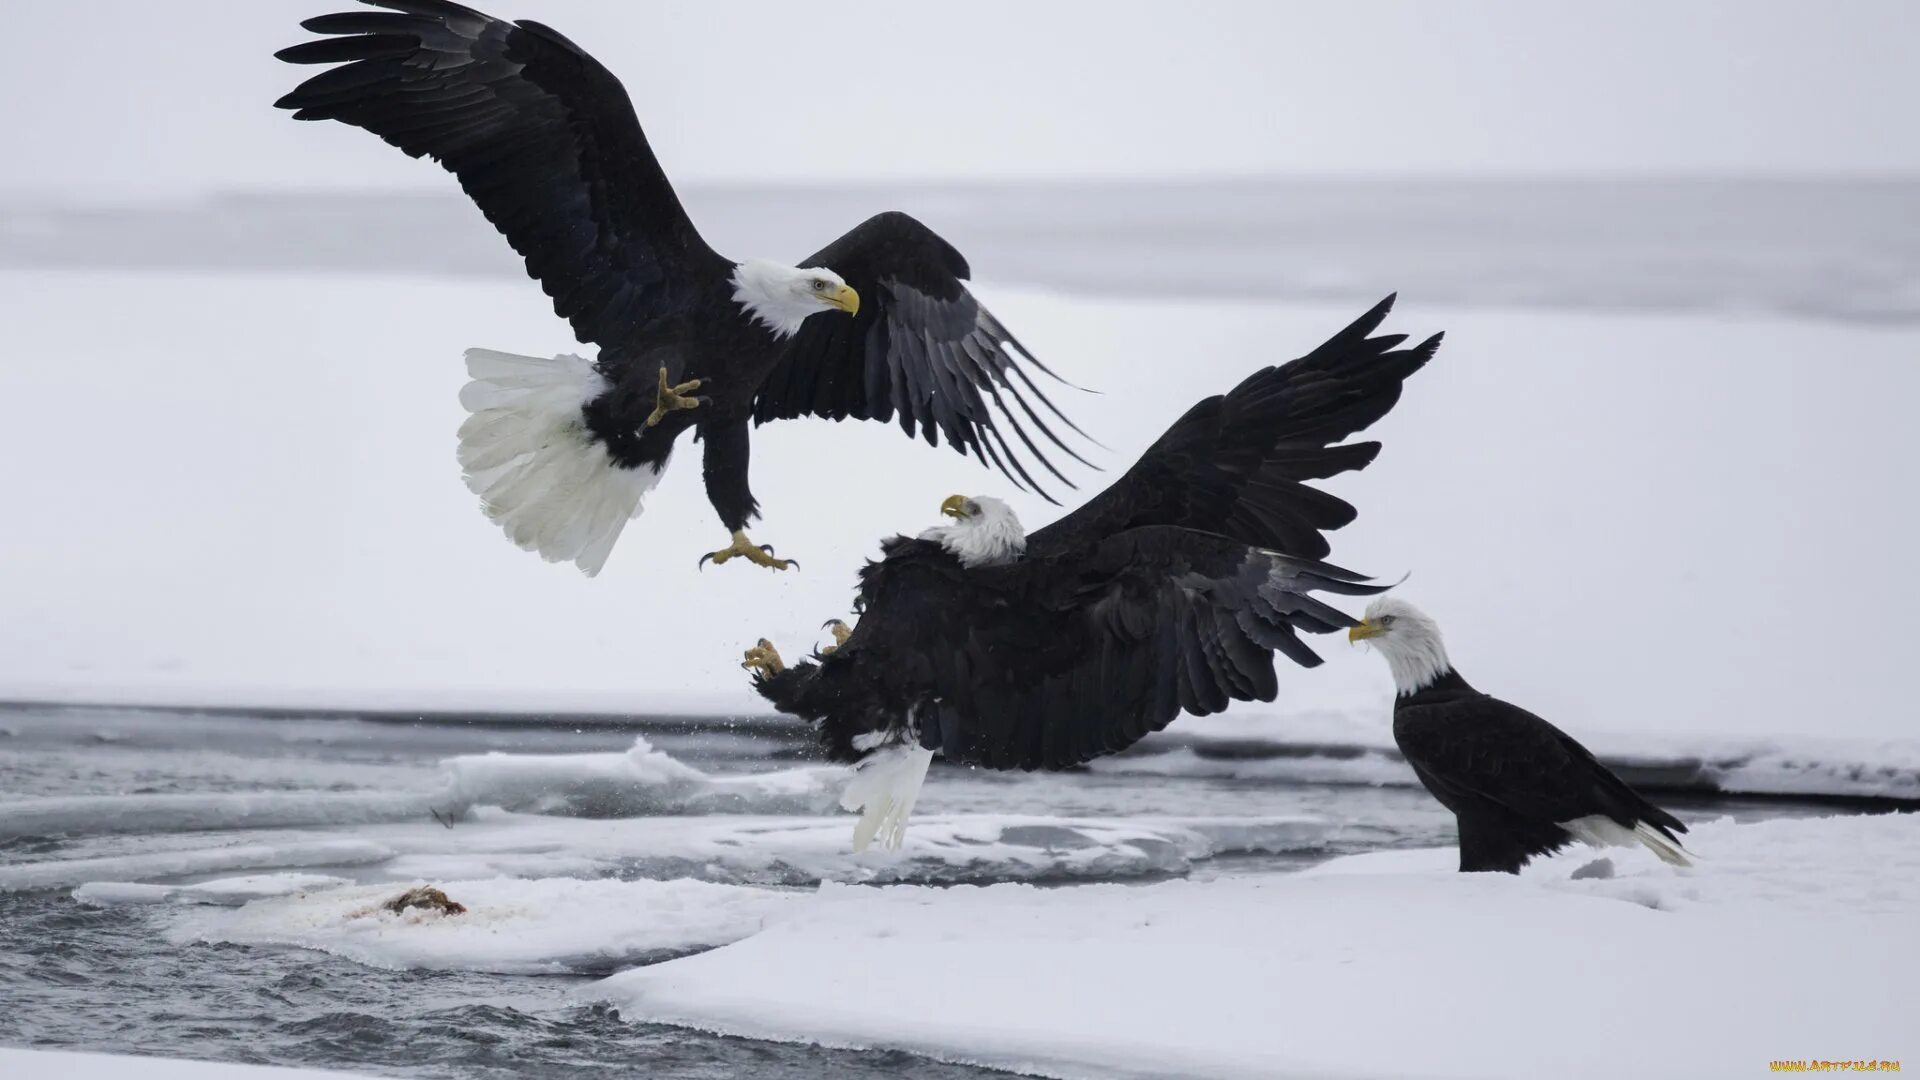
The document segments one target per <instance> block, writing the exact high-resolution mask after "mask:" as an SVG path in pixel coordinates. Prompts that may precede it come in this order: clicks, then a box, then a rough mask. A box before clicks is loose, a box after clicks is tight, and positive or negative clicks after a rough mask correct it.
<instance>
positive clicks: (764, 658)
mask: <svg viewBox="0 0 1920 1080" xmlns="http://www.w3.org/2000/svg"><path fill="white" fill-rule="evenodd" d="M743 655H744V659H742V660H741V661H740V666H741V667H743V668H746V669H747V670H748V671H751V672H753V673H754V674H755V675H758V676H759V677H761V678H763V679H771V678H773V677H774V676H775V675H778V674H780V673H781V672H783V671H785V670H787V662H786V661H785V660H782V659H780V653H779V651H778V650H776V649H775V648H774V647H773V642H771V641H768V640H767V639H766V638H761V639H760V640H759V642H758V643H756V644H755V645H754V647H753V648H751V649H748V650H747V651H746V653H745V654H743Z"/></svg>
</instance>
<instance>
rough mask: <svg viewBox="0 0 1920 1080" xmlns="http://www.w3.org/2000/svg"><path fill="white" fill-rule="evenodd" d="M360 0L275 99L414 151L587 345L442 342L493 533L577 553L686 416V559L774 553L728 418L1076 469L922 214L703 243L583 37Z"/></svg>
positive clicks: (434, 5)
mask: <svg viewBox="0 0 1920 1080" xmlns="http://www.w3.org/2000/svg"><path fill="white" fill-rule="evenodd" d="M366 2H367V3H369V4H371V5H373V6H375V7H380V8H386V9H389V10H386V11H378V12H374V11H356V12H350V13H346V14H339V15H322V16H320V17H318V18H313V19H308V20H307V21H306V22H304V23H302V24H301V25H302V26H304V27H305V28H307V29H308V30H311V31H313V32H315V33H318V34H324V35H329V36H327V37H323V38H321V39H319V40H316V41H309V42H306V43H304V44H300V45H295V46H293V47H292V48H288V49H284V50H282V51H281V52H279V53H278V54H276V55H278V56H279V58H280V59H282V60H285V61H288V62H290V63H295V64H338V65H340V66H338V67H334V68H331V69H329V70H327V71H324V72H322V73H320V74H318V75H315V76H313V77H312V78H310V79H308V80H306V81H305V82H303V83H301V84H300V86H299V87H298V88H296V89H295V90H294V91H293V92H292V93H289V94H287V95H286V96H285V97H283V98H281V99H280V100H279V101H278V102H277V105H278V107H280V108H282V109H291V110H294V118H295V119H299V120H338V121H340V122H341V123H344V124H350V125H352V126H354V127H358V128H364V129H366V130H367V131H370V132H372V133H374V134H375V135H378V136H380V137H381V138H382V139H384V140H386V141H387V142H389V143H391V144H392V145H394V146H396V147H398V148H400V149H401V150H402V151H404V152H405V153H407V154H408V155H410V156H412V157H416V158H417V157H422V156H426V157H431V158H433V159H434V160H435V161H438V162H439V163H440V164H441V165H442V166H443V167H445V168H446V169H447V170H448V171H449V172H451V173H453V174H454V176H455V177H457V178H458V179H459V181H460V186H461V187H462V188H463V189H464V190H465V191H466V193H467V195H468V196H469V197H471V198H472V199H473V201H474V202H475V203H477V204H478V205H479V207H480V210H481V212H482V213H484V214H485V215H486V217H487V220H489V221H491V222H492V223H493V224H494V227H495V228H497V229H499V230H500V232H501V233H502V234H503V235H504V236H505V237H506V239H507V242H508V243H509V244H511V245H512V246H513V249H514V250H515V251H517V252H518V253H519V254H520V255H521V256H522V257H523V258H524V259H525V260H526V265H527V273H528V274H529V275H531V276H532V277H533V278H535V279H536V280H538V281H539V282H540V285H541V287H542V288H543V289H545V290H546V292H547V295H548V296H550V297H552V298H553V307H554V311H555V312H556V313H557V314H558V315H560V316H561V317H562V318H564V319H566V320H568V321H569V322H570V323H572V325H573V332H574V335H575V336H576V337H577V338H578V339H579V340H580V341H582V342H589V343H592V344H595V345H598V346H599V350H600V351H599V355H598V358H597V359H596V360H595V361H593V362H591V363H590V362H588V361H586V360H583V359H581V358H579V357H576V356H556V357H552V358H550V359H549V358H545V357H531V356H516V355H512V354H509V353H500V352H493V351H489V350H485V349H474V350H471V351H470V352H468V353H467V370H468V373H469V375H470V376H471V379H472V381H471V382H469V383H468V384H467V385H466V387H465V388H464V389H463V390H462V391H461V394H460V401H461V404H462V405H464V406H465V407H466V408H467V409H468V411H470V412H471V413H472V416H471V417H470V418H468V420H467V421H466V422H465V423H464V424H463V425H462V426H461V428H460V444H459V457H460V464H461V466H462V470H463V472H464V474H465V476H466V482H467V485H468V487H469V488H471V489H472V490H473V491H474V493H475V494H477V495H479V496H480V499H481V505H482V507H483V509H484V510H485V512H486V514H487V516H488V517H490V518H491V519H493V521H494V522H495V523H496V524H498V525H499V526H500V527H501V528H502V529H503V530H504V531H505V532H506V534H507V536H508V538H509V539H511V540H512V541H513V542H514V543H515V544H518V545H519V546H520V547H522V548H525V549H527V550H530V551H535V552H538V553H539V554H540V555H541V556H542V557H543V558H545V559H547V560H548V561H550V562H562V561H572V562H573V563H575V564H576V565H577V566H579V568H580V569H581V570H583V571H585V572H586V573H587V574H589V575H592V574H595V573H597V572H598V571H599V570H600V568H601V567H602V565H604V564H605V562H606V560H607V556H608V553H609V552H610V551H611V550H612V548H613V545H614V542H615V541H616V540H618V539H619V536H620V531H621V529H622V527H623V526H624V525H625V524H626V522H627V521H628V520H629V519H630V518H633V517H636V516H638V515H639V513H640V509H641V500H642V498H643V497H644V496H645V494H646V493H647V492H648V491H649V490H651V489H652V488H653V486H654V485H655V484H656V483H658V482H659V479H660V475H661V473H662V472H663V471H664V470H665V469H666V467H667V459H668V458H669V457H670V456H671V455H672V453H673V445H674V442H675V441H676V440H677V439H679V437H680V436H681V435H682V434H684V433H685V432H686V431H687V430H688V429H692V430H693V431H694V432H695V438H696V439H698V440H700V441H703V442H704V443H705V462H704V472H705V477H706V486H707V497H708V499H709V500H710V501H711V502H712V504H713V508H714V510H715V511H716V512H717V513H718V514H719V515H720V520H721V523H722V524H723V525H725V526H726V528H727V529H728V530H729V531H730V533H731V534H732V537H731V542H730V543H729V544H728V546H727V547H725V548H722V549H720V550H719V551H716V552H713V553H711V554H710V555H707V556H705V557H703V558H702V560H701V562H702V564H704V563H705V562H706V561H707V560H708V559H711V560H712V561H713V562H715V563H724V562H726V561H728V560H729V559H733V558H735V557H739V558H743V559H745V560H747V561H748V562H752V563H755V564H757V565H760V566H766V567H771V568H773V569H781V570H784V569H786V568H787V567H788V566H789V565H791V564H790V562H789V561H788V560H785V559H780V558H776V557H775V556H774V554H773V550H772V549H771V548H770V547H765V546H762V545H757V544H755V543H753V542H752V541H751V540H749V539H748V537H747V534H746V528H747V525H748V523H749V522H751V521H753V520H754V519H755V518H756V517H758V516H759V506H758V504H757V503H756V502H755V500H754V497H753V494H752V492H751V491H750V490H749V488H748V486H747V455H748V431H749V428H750V427H751V426H756V425H758V424H762V423H765V422H767V421H769V420H779V419H788V418H794V417H801V416H812V417H822V418H825V419H829V420H841V419H844V418H847V417H853V418H856V419H860V420H879V421H887V420H892V419H894V418H896V417H897V418H898V420H899V423H900V426H901V428H902V430H904V431H905V432H906V433H907V435H908V436H909V437H912V436H913V435H914V434H915V433H916V432H918V433H919V434H920V435H922V436H923V437H924V438H925V439H926V441H927V442H928V443H929V444H931V445H936V446H937V445H939V442H940V439H941V437H942V436H945V438H946V440H947V443H948V445H950V446H952V447H953V448H954V449H955V450H958V451H959V452H960V453H961V454H972V455H973V456H975V457H977V458H979V459H980V460H981V461H982V463H983V464H984V463H986V462H992V464H993V465H994V466H996V467H998V468H999V469H1000V470H1001V471H1002V472H1003V473H1005V474H1006V475H1007V476H1008V477H1009V478H1010V479H1011V480H1012V481H1013V482H1014V483H1015V484H1016V485H1025V486H1032V487H1034V488H1036V489H1039V488H1040V485H1039V484H1037V483H1036V482H1035V481H1034V478H1033V476H1032V475H1031V474H1030V473H1029V472H1028V469H1027V465H1026V463H1025V461H1024V460H1023V457H1022V449H1023V450H1024V454H1025V456H1026V457H1030V458H1031V459H1033V460H1034V461H1036V462H1037V463H1038V464H1039V466H1040V467H1042V468H1044V469H1045V470H1046V471H1047V472H1048V473H1051V474H1052V475H1053V476H1054V477H1055V478H1056V479H1058V480H1059V481H1060V482H1062V483H1065V484H1067V486H1069V487H1071V486H1072V484H1071V483H1070V482H1069V481H1067V479H1066V477H1065V476H1063V475H1062V474H1061V473H1060V471H1059V470H1058V469H1056V468H1055V467H1054V465H1053V463H1052V462H1051V461H1049V460H1048V458H1047V455H1046V453H1044V452H1043V451H1042V450H1041V448H1040V445H1039V444H1037V443H1036V441H1035V438H1034V437H1033V436H1031V435H1029V434H1028V431H1027V427H1028V426H1031V427H1033V428H1034V429H1035V430H1036V431H1037V432H1039V434H1040V437H1042V438H1044V439H1045V440H1047V441H1048V442H1050V443H1051V444H1052V445H1053V446H1054V447H1056V448H1058V449H1059V450H1061V451H1062V452H1064V453H1066V454H1067V455H1068V456H1071V457H1073V458H1075V459H1076V460H1079V461H1081V462H1082V464H1085V459H1083V458H1080V456H1079V455H1078V454H1075V453H1074V452H1073V451H1072V450H1071V449H1069V448H1068V447H1067V445H1066V443H1065V442H1064V441H1062V440H1061V439H1060V438H1059V437H1058V436H1057V435H1055V433H1054V432H1053V430H1052V429H1051V428H1050V427H1049V425H1048V422H1047V420H1046V419H1045V418H1044V417H1043V415H1042V411H1041V410H1045V412H1046V413H1048V414H1051V416H1052V417H1053V418H1055V419H1056V420H1058V421H1059V422H1061V423H1063V424H1065V425H1066V426H1067V427H1069V428H1073V425H1072V423H1071V422H1070V421H1068V420H1067V418H1066V417H1065V416H1064V415H1063V414H1062V413H1061V412H1060V410H1059V409H1057V408H1055V407H1054V405H1053V403H1052V402H1051V401H1049V400H1048V399H1047V396H1046V394H1045V393H1043V392H1042V391H1041V389H1040V388H1039V387H1038V386H1037V385H1036V384H1035V382H1034V380H1033V378H1032V377H1031V376H1030V375H1029V374H1028V371H1027V368H1028V367H1029V366H1030V367H1033V368H1036V369H1038V370H1039V371H1041V372H1043V373H1045V374H1046V375H1048V376H1050V377H1054V376H1053V372H1052V371H1051V370H1050V369H1048V368H1046V367H1045V366H1044V365H1042V364H1040V363H1039V361H1037V360H1034V359H1033V357H1032V356H1031V355H1030V354H1029V353H1027V351H1026V350H1025V348H1024V347H1022V346H1021V344H1020V343H1019V342H1018V341H1017V340H1015V339H1014V337H1013V335H1012V334H1010V333H1009V332H1008V331H1007V329H1006V327H1004V326H1002V325H1001V324H1000V321H999V320H998V319H996V318H994V317H993V314H992V313H991V312H989V311H988V310H987V309H986V308H984V307H982V306H981V305H980V303H979V302H978V301H977V300H975V299H974V297H973V294H972V293H971V292H969V291H968V290H967V287H966V284H965V283H966V281H967V278H968V276H969V270H968V267H967V261H966V260H965V259H964V258H962V257H961V255H960V253H959V252H958V251H956V250H954V248H953V246H952V245H951V244H949V243H947V242H946V241H945V240H943V239H941V238H940V237H939V236H938V235H936V234H935V233H934V232H933V231H932V230H931V229H928V228H927V227H926V226H925V225H922V224H920V223H919V222H918V221H915V220H914V219H913V218H911V217H908V216H907V215H905V214H901V213H884V214H880V215H878V216H877V217H873V218H870V219H868V220H867V221H865V222H863V223H862V224H860V225H859V226H857V227H855V228H854V229H853V231H851V232H849V233H847V234H846V235H844V236H842V237H840V238H839V239H838V240H835V241H834V242H833V243H831V244H828V245H827V246H826V247H824V248H822V249H821V250H819V251H817V252H815V253H814V254H812V255H810V256H808V257H807V258H805V259H802V260H800V262H799V264H798V265H796V266H789V265H784V264H782V263H779V262H771V261H766V260H761V259H747V260H744V261H735V260H733V259H729V258H726V257H724V256H722V255H720V254H719V253H718V252H715V251H714V250H713V249H712V248H711V247H708V246H707V243H706V241H705V240H703V239H701V237H700V234H699V232H698V231H697V230H695V228H694V226H693V222H692V221H690V220H689V219H688V217H687V214H686V212H685V211H684V210H683V209H681V206H680V200H679V198H678V197H677V196H676V195H675V194H674V191H673V187H672V185H670V184H669V183H668V182H667V177H666V174H665V173H664V172H663V171H661V168H660V163H659V162H658V161H656V160H655V159H654V156H653V150H652V149H651V148H650V147H649V146H648V145H647V137H646V135H645V134H643V133H642V132H641V130H640V124H639V121H638V120H637V119H636V117H635V115H634V110H633V104H632V103H631V102H630V101H629V100H628V99H627V95H626V91H625V90H623V89H622V88H621V86H620V82H619V80H617V79H615V78H614V76H613V74H612V73H611V72H609V71H608V70H607V69H606V68H604V67H602V66H601V65H600V64H599V62H597V61H596V60H594V58H593V57H591V56H589V55H588V54H587V52H586V50H584V49H582V48H580V47H579V46H577V45H575V44H574V43H572V42H571V41H568V40H567V39H566V38H564V37H562V36H561V35H560V34H559V33H557V32H556V31H554V30H551V29H549V28H548V27H545V26H542V25H541V24H539V23H536V22H531V21H521V22H507V21H504V20H501V19H495V18H492V17H491V16H488V15H484V14H482V13H480V12H478V11H474V10H472V9H471V8H466V7H462V6H461V5H459V4H453V3H447V2H445V0H366ZM1035 403H1038V408H1036V405H1035ZM1021 417H1024V418H1025V422H1024V423H1023V422H1022V420H1021ZM1073 430H1074V431H1076V432H1078V430H1079V429H1078V428H1073ZM1009 432H1010V433H1011V434H1012V437H1013V440H1014V441H1013V442H1009V440H1008V433H1009ZM1015 443H1017V444H1018V447H1016V445H1015ZM1041 493H1042V494H1043V495H1044V494H1045V492H1044V490H1042V492H1041Z"/></svg>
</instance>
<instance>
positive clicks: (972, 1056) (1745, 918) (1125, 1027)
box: [593, 815, 1920, 1078]
mask: <svg viewBox="0 0 1920 1080" xmlns="http://www.w3.org/2000/svg"><path fill="white" fill-rule="evenodd" d="M1690 839H1691V841H1692V845H1691V846H1692V847H1693V848H1694V849H1695V850H1696V851H1698V852H1699V853H1700V854H1701V863H1700V865H1699V866H1698V867H1697V868H1696V869H1694V870H1692V871H1679V872H1677V871H1673V870H1671V869H1669V868H1665V867H1660V866H1659V865H1658V864H1657V863H1651V860H1648V862H1647V863H1642V862H1639V861H1636V860H1635V859H1634V857H1633V856H1632V854H1631V853H1621V854H1619V855H1615V856H1612V859H1613V860H1614V862H1615V863H1616V864H1617V865H1618V867H1620V868H1621V869H1619V870H1618V871H1617V872H1616V873H1615V875H1614V876H1612V877H1610V878H1593V877H1587V876H1582V877H1580V878H1575V877H1573V871H1574V870H1576V869H1578V868H1580V867H1585V866H1588V865H1590V864H1591V863H1592V861H1593V860H1592V857H1591V855H1589V854H1587V853H1584V852H1583V853H1577V854H1574V855H1573V856H1571V857H1565V858H1558V859H1554V860H1549V861H1548V862H1547V863H1546V864H1544V865H1543V866H1542V867H1540V868H1539V869H1538V870H1536V871H1534V872H1533V873H1530V874H1528V875H1526V876H1523V877H1519V878H1515V877H1509V876H1507V875H1462V874H1455V873H1451V872H1448V871H1446V870H1445V869H1444V868H1443V866H1444V865H1445V864H1444V856H1445V855H1449V854H1451V853H1450V852H1441V853H1435V852H1419V853H1388V854H1386V855H1382V856H1367V857H1363V859H1366V860H1371V864H1369V863H1368V862H1366V861H1359V860H1356V862H1355V863H1344V862H1343V863H1339V864H1335V866H1336V869H1332V870H1329V871H1328V872H1322V873H1315V874H1302V875H1288V876H1279V877H1263V878H1257V879H1225V880H1219V881H1213V882H1207V883H1196V882H1168V883H1163V884H1158V885H1152V886H1146V887H1123V886H1114V885H1095V886H1086V887H1082V888H1074V889H1056V890H1046V889H1036V888H1032V887H1029V886H1022V885H996V886H992V887H988V888H954V889H945V890H934V889H926V888H914V887H892V888H885V889H870V888H855V887H826V888H823V890H822V892H821V893H820V895H819V896H818V898H817V899H816V900H814V901H813V902H811V903H809V904H807V905H805V906H804V907H800V908H796V909H795V910H792V911H789V912H787V913H786V914H785V915H784V917H783V918H782V919H780V920H779V921H778V922H776V923H774V924H772V925H770V926H769V927H768V928H767V929H766V930H765V931H763V932H762V933H760V934H758V935H755V936H754V937H751V938H748V939H746V940H744V941H741V942H739V943H737V944H734V945H732V946H729V947H727V948H724V949H719V950H715V951H713V952H709V953H705V954H702V955H700V956H696V957H690V958H687V959H683V960H678V961H674V962H671V963H668V964H663V965H659V966H656V967H651V968H645V969H641V970H637V971H630V972H625V973H622V974H620V975H617V976H614V977H613V978H611V979H608V980H606V981H605V982H602V983H600V984H599V985H598V986H597V987H596V988H595V990H594V991H593V993H594V996H596V997H602V998H605V999H607V1000H610V1001H613V1002H614V1003H616V1004H617V1005H618V1006H619V1007H620V1008H621V1010H622V1013H623V1014H624V1015H626V1016H628V1017H629V1018H631V1019H635V1020H646V1021H664V1022H670V1023H677V1024H683V1025H687V1026H692V1027H698V1028H702V1029H707V1030H714V1031H722V1032H729V1033H735V1034H741V1035H752V1036H758V1037H765V1038H774V1039H786V1040H795V1041H806V1042H817V1043H822V1044H829V1045H842V1046H863V1047H889V1048H898V1049H903V1050H908V1051H911V1052H915V1053H922V1054H927V1055H930V1056H934V1057H938V1058H944V1059H948V1060H955V1061H969V1062H978V1063H983V1064H988V1065H993V1066H998V1067H1002V1068H1010V1069H1016V1070H1022V1071H1030V1072H1035V1073H1039V1074H1042V1075H1049V1076H1060V1077H1089V1078H1090V1077H1111V1076H1165V1075H1181V1076H1194V1075H1201V1076H1210V1077H1262V1078H1271V1077H1279V1076H1301V1077H1308V1076H1311V1077H1330V1076H1382V1075H1392V1076H1500V1077H1507V1076H1511V1077H1538V1076H1568V1077H1596V1078H1598V1077H1607V1078H1611V1077H1618V1076H1623V1075H1654V1074H1658V1075H1672V1076H1679V1075H1688V1076H1707V1075H1712V1076H1721V1075H1747V1074H1751V1073H1758V1072H1764V1071H1765V1070H1766V1069H1767V1067H1768V1066H1767V1063H1768V1062H1769V1061H1770V1060H1773V1059H1779V1058H1800V1057H1827V1058H1832V1057H1846V1058H1849V1059H1852V1058H1859V1059H1865V1058H1883V1059H1901V1058H1903V1057H1904V1058H1905V1059H1907V1060H1912V1059H1913V1058H1914V1056H1915V1054H1916V1052H1920V1031H1916V1029H1915V1027H1914V1026H1913V1023H1912V1018H1913V1016H1914V1015H1915V1013H1916V1009H1917V1008H1920V985H1917V984H1916V983H1915V982H1914V980H1913V978H1912V973H1913V972H1914V971H1915V970H1916V969H1920V921H1916V920H1915V919H1913V918H1912V912H1913V910H1914V905H1915V904H1916V902H1920V817H1916V816H1913V815H1897V816H1886V817H1846V818H1823V819H1814V820H1804V821H1770V822H1763V823H1759V824H1754V825H1735V824H1732V823H1731V822H1717V823H1708V824H1705V825H1703V826H1702V827H1701V828H1699V829H1698V830H1696V832H1695V833H1694V834H1692V836H1691V837H1690ZM1356 864H1357V865H1356ZM1388 864H1391V865H1388ZM1369 865H1371V869H1372V870H1373V871H1374V872H1354V871H1355V870H1356V869H1362V870H1363V869H1367V868H1368V867H1369ZM1589 873H1591V871H1589ZM1383 1031H1390V1032H1391V1033H1392V1037H1391V1038H1382V1037H1381V1033H1382V1032H1383Z"/></svg>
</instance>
